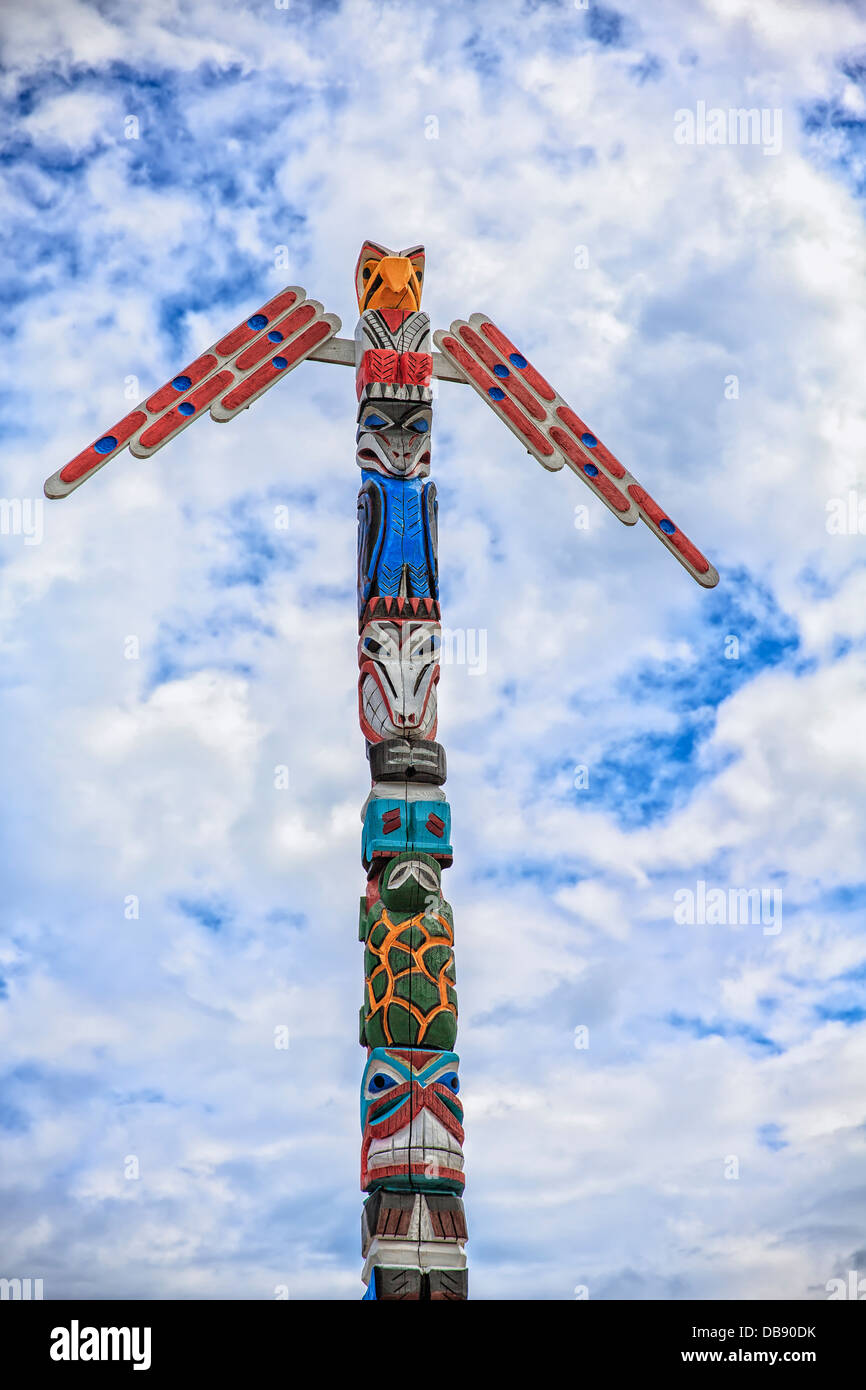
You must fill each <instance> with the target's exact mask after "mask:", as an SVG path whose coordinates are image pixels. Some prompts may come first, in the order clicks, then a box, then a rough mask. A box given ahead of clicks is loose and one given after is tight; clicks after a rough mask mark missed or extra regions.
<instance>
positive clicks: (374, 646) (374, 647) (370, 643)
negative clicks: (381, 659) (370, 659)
mask: <svg viewBox="0 0 866 1390" xmlns="http://www.w3.org/2000/svg"><path fill="white" fill-rule="evenodd" d="M364 647H365V649H366V650H367V651H368V652H371V653H372V655H373V656H377V655H378V653H379V652H380V651H381V650H382V643H381V642H377V641H376V639H375V637H365V638H364Z"/></svg>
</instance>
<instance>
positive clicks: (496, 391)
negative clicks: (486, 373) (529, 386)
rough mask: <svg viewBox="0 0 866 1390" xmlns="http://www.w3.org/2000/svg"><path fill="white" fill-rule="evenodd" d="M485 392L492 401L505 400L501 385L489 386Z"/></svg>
mask: <svg viewBox="0 0 866 1390" xmlns="http://www.w3.org/2000/svg"><path fill="white" fill-rule="evenodd" d="M487 394H488V396H489V397H490V399H491V400H492V401H504V400H505V392H504V391H503V390H502V388H501V386H489V387H488V388H487Z"/></svg>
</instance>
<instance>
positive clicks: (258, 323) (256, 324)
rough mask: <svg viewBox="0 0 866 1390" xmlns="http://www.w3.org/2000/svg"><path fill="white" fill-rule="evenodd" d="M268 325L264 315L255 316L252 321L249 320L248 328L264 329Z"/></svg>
mask: <svg viewBox="0 0 866 1390" xmlns="http://www.w3.org/2000/svg"><path fill="white" fill-rule="evenodd" d="M266 323H267V319H266V318H265V316H264V314H253V316H252V318H251V319H247V328H256V329H258V328H264V326H265V324H266Z"/></svg>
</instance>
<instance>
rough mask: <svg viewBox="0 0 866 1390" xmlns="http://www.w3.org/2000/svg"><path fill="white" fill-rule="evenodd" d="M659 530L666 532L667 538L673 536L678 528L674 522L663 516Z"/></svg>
mask: <svg viewBox="0 0 866 1390" xmlns="http://www.w3.org/2000/svg"><path fill="white" fill-rule="evenodd" d="M659 529H660V530H662V531H664V533H665V535H666V536H672V535H673V534H674V531H676V529H677V528H676V526H674V523H673V522H672V521H668V519H667V517H666V516H663V517H662V519H661V521H660V522H659Z"/></svg>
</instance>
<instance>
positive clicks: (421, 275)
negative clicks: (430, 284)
mask: <svg viewBox="0 0 866 1390" xmlns="http://www.w3.org/2000/svg"><path fill="white" fill-rule="evenodd" d="M415 274H416V276H417V277H418V280H419V281H420V280H421V279H422V278H423V275H424V272H423V270H416V271H415Z"/></svg>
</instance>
